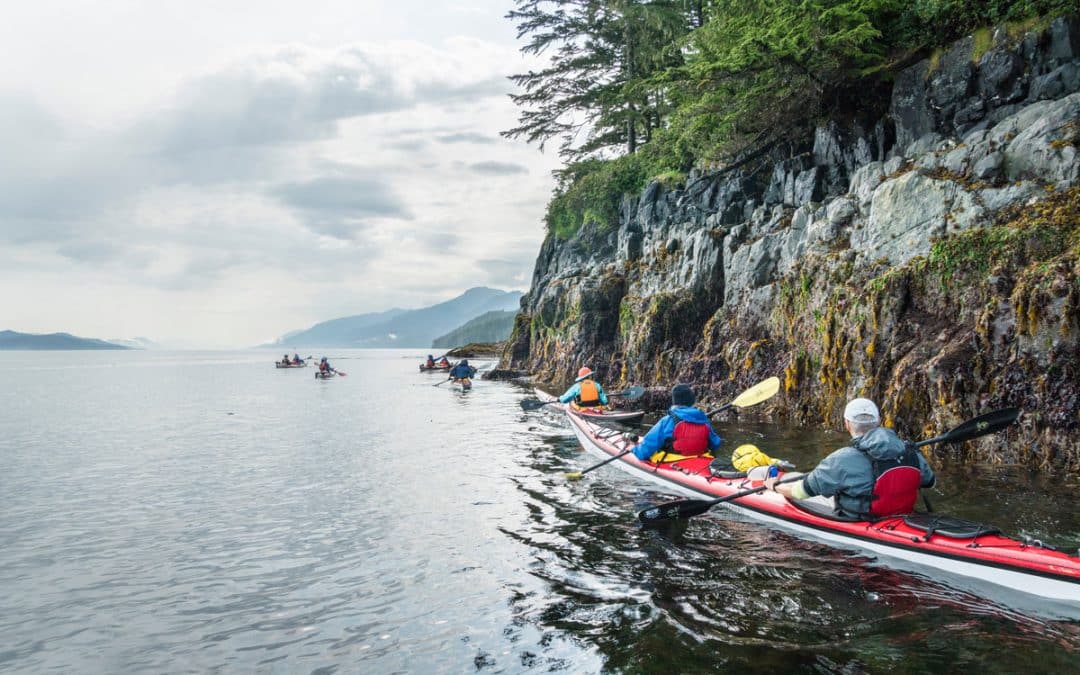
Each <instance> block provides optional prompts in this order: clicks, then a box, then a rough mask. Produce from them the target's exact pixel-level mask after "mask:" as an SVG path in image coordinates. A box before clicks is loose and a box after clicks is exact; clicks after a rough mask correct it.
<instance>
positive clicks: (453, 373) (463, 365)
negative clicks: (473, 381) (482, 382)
mask: <svg viewBox="0 0 1080 675" xmlns="http://www.w3.org/2000/svg"><path fill="white" fill-rule="evenodd" d="M448 374H449V375H450V379H452V380H468V379H470V378H472V376H473V375H476V368H473V367H472V366H470V365H469V360H468V359H461V361H460V362H459V363H458V364H457V365H456V366H454V367H453V368H451V369H450V372H449V373H448Z"/></svg>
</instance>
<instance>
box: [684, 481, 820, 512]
mask: <svg viewBox="0 0 1080 675" xmlns="http://www.w3.org/2000/svg"><path fill="white" fill-rule="evenodd" d="M804 475H805V474H801V473H800V474H799V475H798V476H788V477H786V478H781V479H780V480H778V481H776V484H777V485H779V484H780V483H794V482H795V481H797V480H802V479H803V476H804ZM768 489H769V488H767V487H765V486H764V485H762V486H760V487H756V488H751V489H749V490H743V491H742V492H736V493H735V494H733V495H728V496H727V497H717V498H716V499H710V500H708V501H707V502H705V503H706V504H708V505H709V506H708V508H710V509H711V508H712V507H714V506H716V505H717V504H723V503H724V502H730V501H731V500H733V499H738V498H739V497H745V496H747V495H756V494H757V493H759V492H765V491H766V490H768Z"/></svg>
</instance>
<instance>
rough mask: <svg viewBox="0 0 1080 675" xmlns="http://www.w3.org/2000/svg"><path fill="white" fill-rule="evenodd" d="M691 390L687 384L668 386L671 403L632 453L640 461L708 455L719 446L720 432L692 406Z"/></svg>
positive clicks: (663, 460) (692, 395) (660, 460)
mask: <svg viewBox="0 0 1080 675" xmlns="http://www.w3.org/2000/svg"><path fill="white" fill-rule="evenodd" d="M695 400H696V398H695V396H694V390H693V389H691V388H690V385H688V384H677V385H675V386H674V387H672V388H671V407H670V408H669V409H668V414H667V415H664V416H663V417H662V418H660V421H659V422H657V423H656V424H655V425H654V426H653V428H652V429H649V433H647V434H645V438H643V439H641V443H639V444H638V445H637V447H635V448H634V456H635V457H637V458H638V459H640V460H641V461H643V462H655V463H658V464H659V463H660V462H665V461H666V462H672V461H676V460H677V459H680V458H683V457H696V456H698V455H708V454H709V453H710V452H711V451H713V450H716V449H717V448H719V447H720V443H722V442H723V441H722V440H721V438H720V436H719V435H718V434H717V433H716V432H715V431H713V428H712V425H711V424H709V418H708V417H707V416H706V415H705V413H703V412H702V411H701V410H698V409H697V408H695V407H694V401H695Z"/></svg>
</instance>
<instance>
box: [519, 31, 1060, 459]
mask: <svg viewBox="0 0 1080 675" xmlns="http://www.w3.org/2000/svg"><path fill="white" fill-rule="evenodd" d="M874 103H875V102H868V105H867V109H868V110H873V109H875V105H874ZM878 103H879V105H877V106H876V109H877V110H884V109H887V112H886V113H885V114H883V115H881V116H880V118H878V119H876V120H873V119H872V120H871V122H872V123H871V122H863V123H860V122H857V121H852V119H851V117H848V118H846V119H840V118H839V117H838V118H837V119H835V120H830V121H828V122H827V123H824V124H822V125H821V126H820V127H819V128H818V129H817V131H816V134H815V136H814V137H813V138H812V139H810V138H807V139H791V143H790V144H789V145H788V146H787V147H785V148H782V149H781V148H774V149H773V150H772V153H771V154H770V155H768V156H767V157H768V161H767V162H763V161H758V162H756V163H748V164H744V165H741V166H738V167H732V168H728V169H718V170H715V171H710V172H707V173H700V174H696V175H694V174H692V175H691V176H690V178H689V179H688V180H687V181H686V184H685V185H680V186H679V187H678V188H667V187H665V186H664V185H663V184H661V183H653V184H651V185H649V186H648V187H647V188H646V189H645V190H644V191H643V192H642V193H641V194H640V195H637V196H636V197H635V198H632V199H630V198H628V199H626V200H625V201H624V203H623V208H622V213H621V217H620V224H619V226H618V227H617V228H608V229H600V228H597V227H594V226H586V227H583V228H582V229H581V230H580V231H579V232H578V233H576V234H575V235H574V236H573V237H571V238H569V239H566V240H562V239H559V238H557V237H555V236H554V235H549V236H548V238H547V239H546V241H545V242H544V244H543V246H542V248H541V250H540V254H539V257H538V258H537V262H536V271H535V275H534V278H533V283H532V288H531V290H530V291H529V293H528V295H527V296H526V297H525V298H524V299H523V301H522V312H521V314H520V315H519V316H518V319H517V322H516V325H515V331H514V335H513V337H512V338H511V341H510V343H509V346H508V347H507V351H506V353H505V354H504V357H503V367H504V368H507V369H514V370H521V371H527V372H530V373H533V374H534V375H535V376H536V377H537V379H538V380H540V381H546V382H550V383H552V384H555V385H561V384H564V383H565V382H566V381H567V379H568V378H569V377H570V376H571V374H572V373H573V372H574V371H576V370H577V368H578V367H579V366H580V365H582V364H588V365H590V366H591V367H592V368H593V369H594V370H596V371H597V372H598V374H599V376H600V378H601V380H602V381H604V382H605V383H608V384H609V386H612V387H620V386H623V385H626V384H632V383H644V384H653V385H656V386H658V387H659V386H663V387H666V386H669V385H670V384H671V383H673V382H675V381H686V382H693V383H695V384H696V385H697V386H698V388H699V390H701V391H704V392H707V394H706V397H707V398H711V399H713V400H717V401H719V400H721V399H724V398H725V397H729V396H731V395H732V394H734V393H736V392H737V391H739V390H741V389H742V388H743V387H746V386H749V385H750V384H753V383H754V382H756V381H759V380H760V379H762V378H764V377H766V376H769V375H779V376H780V377H781V378H782V380H783V382H784V389H783V392H782V393H783V395H782V396H779V397H777V398H776V399H775V401H774V402H773V403H772V405H771V406H770V407H768V408H766V409H765V410H764V412H765V413H767V414H770V415H773V416H775V417H777V418H781V419H784V420H787V421H789V422H791V423H797V424H812V425H827V426H831V427H834V428H835V427H839V424H840V416H841V410H842V408H843V405H844V402H845V400H846V399H847V398H849V397H852V396H856V395H864V396H868V397H870V398H873V399H876V400H877V401H878V402H879V404H880V405H881V407H882V410H883V411H884V412H885V414H886V416H887V422H888V423H889V424H892V425H894V426H896V427H897V428H898V430H900V431H901V432H902V433H904V434H907V435H909V436H912V437H920V436H924V435H926V434H929V433H931V432H932V431H935V430H936V431H941V430H943V429H945V428H949V427H951V426H953V425H955V424H956V423H958V422H960V421H961V420H963V419H966V418H969V417H971V416H973V415H975V414H978V413H981V412H985V411H987V410H990V409H993V408H998V407H1004V406H1011V405H1018V406H1022V407H1023V409H1024V411H1025V414H1024V415H1023V416H1022V418H1021V423H1020V424H1019V425H1018V426H1017V427H1015V428H1014V430H1013V431H1010V432H1009V433H1007V434H998V435H996V436H993V437H988V438H986V439H983V441H982V442H981V443H980V444H979V445H978V446H977V447H974V448H969V450H970V451H972V452H974V453H976V455H977V456H978V458H981V459H986V458H991V459H995V460H1002V461H1021V462H1025V463H1032V464H1037V465H1043V466H1050V465H1055V466H1060V465H1062V464H1064V465H1065V466H1067V467H1068V468H1069V469H1071V470H1073V471H1076V470H1080V350H1078V340H1080V158H1078V156H1077V155H1078V152H1080V19H1077V18H1076V17H1072V18H1069V17H1066V18H1061V19H1057V20H1055V21H1054V22H1053V23H1052V24H1050V25H1049V27H1047V28H1046V29H1044V30H1040V31H1036V32H1031V33H1027V34H1023V35H1010V34H1009V32H1008V31H1007V30H1005V29H998V30H996V31H993V32H985V33H984V34H979V35H976V36H973V37H971V38H969V39H966V40H962V41H960V42H958V43H955V44H954V45H952V46H951V48H949V49H948V50H946V51H942V52H939V53H936V54H934V55H933V56H932V57H931V58H928V59H926V60H923V61H921V62H919V63H917V64H915V65H912V66H910V67H908V68H907V69H905V70H903V71H902V72H900V73H899V76H898V77H897V78H896V80H895V83H894V86H893V88H892V92H891V99H890V100H889V101H888V102H885V101H881V102H878Z"/></svg>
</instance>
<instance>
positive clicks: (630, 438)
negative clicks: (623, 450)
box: [622, 431, 638, 443]
mask: <svg viewBox="0 0 1080 675" xmlns="http://www.w3.org/2000/svg"><path fill="white" fill-rule="evenodd" d="M622 437H623V440H625V441H627V442H629V443H637V442H638V435H637V434H635V433H631V432H629V431H627V432H626V433H624V434H623V435H622Z"/></svg>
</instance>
